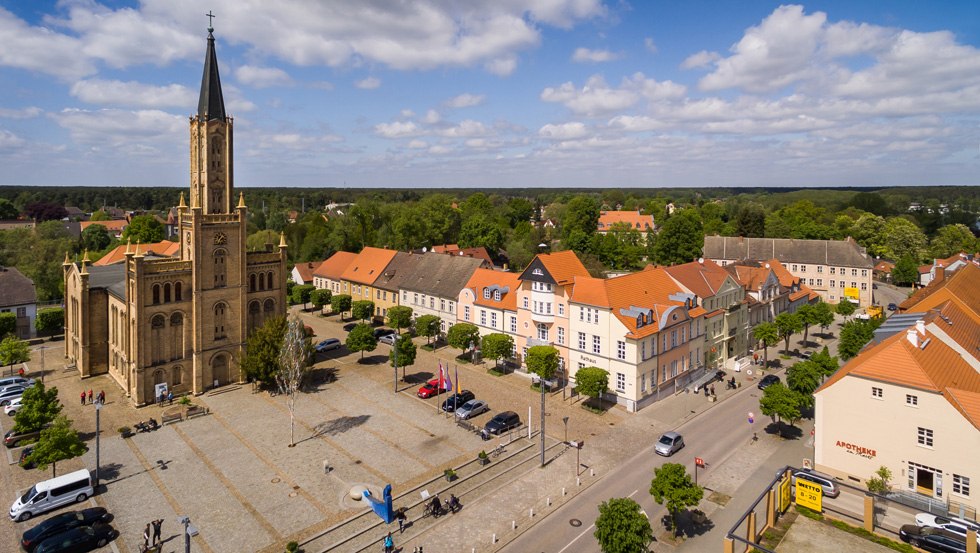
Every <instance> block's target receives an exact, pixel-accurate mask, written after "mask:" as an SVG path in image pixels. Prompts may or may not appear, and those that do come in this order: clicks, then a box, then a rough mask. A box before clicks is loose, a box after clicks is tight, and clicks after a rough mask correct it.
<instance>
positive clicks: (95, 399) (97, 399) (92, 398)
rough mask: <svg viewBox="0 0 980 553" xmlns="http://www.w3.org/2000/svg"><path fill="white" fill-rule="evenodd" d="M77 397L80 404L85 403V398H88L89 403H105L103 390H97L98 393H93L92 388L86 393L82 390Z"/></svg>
mask: <svg viewBox="0 0 980 553" xmlns="http://www.w3.org/2000/svg"><path fill="white" fill-rule="evenodd" d="M79 398H80V399H81V401H82V405H85V399H86V398H88V403H89V404H93V403H98V404H99V405H105V392H104V391H102V390H99V395H93V394H92V390H89V391H88V394H86V393H85V390H82V393H81V395H80V396H79Z"/></svg>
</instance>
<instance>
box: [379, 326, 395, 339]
mask: <svg viewBox="0 0 980 553" xmlns="http://www.w3.org/2000/svg"><path fill="white" fill-rule="evenodd" d="M389 334H396V332H395V331H394V330H392V329H390V328H376V329H374V338H375V339H378V338H381V337H382V336H387V335H389Z"/></svg>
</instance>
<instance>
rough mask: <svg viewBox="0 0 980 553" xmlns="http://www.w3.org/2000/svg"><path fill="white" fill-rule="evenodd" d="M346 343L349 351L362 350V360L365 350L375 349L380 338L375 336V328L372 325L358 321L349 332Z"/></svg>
mask: <svg viewBox="0 0 980 553" xmlns="http://www.w3.org/2000/svg"><path fill="white" fill-rule="evenodd" d="M345 344H346V346H347V349H348V350H349V351H352V352H358V351H359V352H361V360H363V359H364V352H365V351H374V350H375V349H376V348H377V347H378V339H377V338H375V337H374V329H373V328H371V325H369V324H367V323H358V325H357V326H355V327H354V328H353V329H351V331H350V333H348V334H347V341H346V342H345Z"/></svg>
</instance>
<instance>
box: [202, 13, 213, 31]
mask: <svg viewBox="0 0 980 553" xmlns="http://www.w3.org/2000/svg"><path fill="white" fill-rule="evenodd" d="M204 15H206V16H207V18H208V31H209V32H210V31H213V30H214V27H213V26H212V20H213V19H214V17H215V16H214V14H213V13H211V10H208V13H206V14H204Z"/></svg>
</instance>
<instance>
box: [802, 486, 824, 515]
mask: <svg viewBox="0 0 980 553" xmlns="http://www.w3.org/2000/svg"><path fill="white" fill-rule="evenodd" d="M796 504H797V505H802V506H803V507H806V508H808V509H812V510H814V511H816V512H818V513H822V512H823V488H821V487H820V484H815V483H813V482H810V481H807V480H804V479H802V478H797V479H796Z"/></svg>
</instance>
